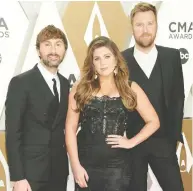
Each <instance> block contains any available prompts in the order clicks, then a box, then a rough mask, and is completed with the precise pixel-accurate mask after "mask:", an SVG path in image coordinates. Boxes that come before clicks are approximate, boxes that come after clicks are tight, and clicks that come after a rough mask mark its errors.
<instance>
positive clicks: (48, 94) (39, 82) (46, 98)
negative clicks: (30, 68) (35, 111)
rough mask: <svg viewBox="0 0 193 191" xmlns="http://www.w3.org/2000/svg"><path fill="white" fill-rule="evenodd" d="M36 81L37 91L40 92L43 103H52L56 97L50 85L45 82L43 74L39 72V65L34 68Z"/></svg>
mask: <svg viewBox="0 0 193 191" xmlns="http://www.w3.org/2000/svg"><path fill="white" fill-rule="evenodd" d="M34 75H35V76H34V79H35V81H36V83H35V85H36V86H35V90H36V91H37V92H39V94H40V96H42V99H43V102H42V103H46V104H48V103H50V101H51V100H52V99H53V97H54V95H53V93H52V91H51V90H50V88H49V86H48V84H47V83H46V81H45V80H44V78H43V76H42V74H41V72H40V71H39V69H38V67H37V65H36V66H35V67H34Z"/></svg>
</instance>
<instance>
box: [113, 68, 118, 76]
mask: <svg viewBox="0 0 193 191" xmlns="http://www.w3.org/2000/svg"><path fill="white" fill-rule="evenodd" d="M113 72H114V75H115V76H116V75H117V72H118V71H117V66H115V69H114V71H113Z"/></svg>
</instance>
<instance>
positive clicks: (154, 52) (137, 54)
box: [134, 45, 157, 57]
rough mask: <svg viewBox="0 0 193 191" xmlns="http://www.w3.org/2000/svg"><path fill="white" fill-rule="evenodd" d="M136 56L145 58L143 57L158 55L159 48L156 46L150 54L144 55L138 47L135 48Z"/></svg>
mask: <svg viewBox="0 0 193 191" xmlns="http://www.w3.org/2000/svg"><path fill="white" fill-rule="evenodd" d="M134 55H135V56H143V57H149V56H153V55H157V48H156V46H155V45H154V46H153V47H152V49H151V50H150V51H149V52H148V53H144V52H142V51H140V50H139V49H137V47H136V46H134Z"/></svg>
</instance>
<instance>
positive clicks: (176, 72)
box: [122, 45, 184, 142]
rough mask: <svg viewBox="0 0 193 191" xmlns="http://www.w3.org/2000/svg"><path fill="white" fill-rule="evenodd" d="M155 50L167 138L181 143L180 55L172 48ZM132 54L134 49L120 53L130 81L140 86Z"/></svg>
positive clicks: (181, 97)
mask: <svg viewBox="0 0 193 191" xmlns="http://www.w3.org/2000/svg"><path fill="white" fill-rule="evenodd" d="M156 48H157V50H158V55H159V62H160V63H161V75H162V82H163V89H164V100H165V104H166V108H167V110H166V113H167V119H166V121H167V127H166V130H167V136H169V137H170V138H172V139H175V140H179V141H181V142H182V141H183V140H182V135H181V130H182V119H183V108H184V82H183V74H182V65H181V59H180V53H179V51H178V50H177V49H173V48H167V47H162V46H157V45H156ZM133 53H134V47H132V48H129V49H127V50H125V51H123V52H122V54H123V57H124V58H125V60H126V62H127V64H128V68H129V72H130V78H131V80H133V81H136V82H137V83H138V84H139V85H140V83H141V82H140V81H139V80H138V79H139V78H138V73H137V71H136V69H135V68H136V67H135V65H136V64H137V62H136V60H135V58H134V55H133ZM139 121H140V120H139ZM133 128H135V127H133Z"/></svg>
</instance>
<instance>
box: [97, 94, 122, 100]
mask: <svg viewBox="0 0 193 191" xmlns="http://www.w3.org/2000/svg"><path fill="white" fill-rule="evenodd" d="M93 98H94V99H97V100H119V99H121V96H113V97H110V96H108V95H103V96H93Z"/></svg>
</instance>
